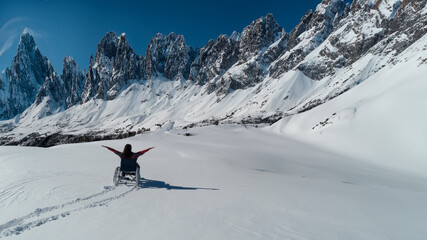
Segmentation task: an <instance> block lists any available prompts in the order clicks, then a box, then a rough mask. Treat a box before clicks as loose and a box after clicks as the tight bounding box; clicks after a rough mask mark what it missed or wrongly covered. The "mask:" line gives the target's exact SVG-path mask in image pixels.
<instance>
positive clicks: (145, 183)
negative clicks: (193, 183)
mask: <svg viewBox="0 0 427 240" xmlns="http://www.w3.org/2000/svg"><path fill="white" fill-rule="evenodd" d="M138 185H139V187H140V188H164V189H166V190H219V189H217V188H199V187H183V186H174V185H170V184H169V183H166V182H163V181H157V180H152V179H145V178H141V179H140V180H139V184H138Z"/></svg>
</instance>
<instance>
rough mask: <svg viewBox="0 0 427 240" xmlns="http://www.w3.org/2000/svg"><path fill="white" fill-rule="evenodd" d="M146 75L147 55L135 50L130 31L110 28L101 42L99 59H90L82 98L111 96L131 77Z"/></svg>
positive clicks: (139, 77)
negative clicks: (129, 37) (127, 36)
mask: <svg viewBox="0 0 427 240" xmlns="http://www.w3.org/2000/svg"><path fill="white" fill-rule="evenodd" d="M145 76H146V75H145V64H144V59H143V57H142V56H139V55H137V54H135V52H134V50H133V49H132V48H131V47H130V45H129V42H128V40H127V38H126V34H125V33H122V34H121V35H120V36H117V35H116V33H114V32H108V33H107V34H106V35H105V36H104V37H103V38H102V40H101V42H100V43H99V44H98V46H97V51H96V56H95V59H93V58H92V57H91V59H90V64H89V68H88V73H87V79H86V83H85V87H84V91H83V94H82V99H83V100H82V101H83V102H87V101H88V100H89V99H91V98H92V97H94V98H100V99H107V100H111V99H113V98H115V97H116V96H117V94H118V93H119V92H120V91H121V90H122V87H123V86H124V85H126V83H127V82H128V81H129V80H137V79H143V78H145Z"/></svg>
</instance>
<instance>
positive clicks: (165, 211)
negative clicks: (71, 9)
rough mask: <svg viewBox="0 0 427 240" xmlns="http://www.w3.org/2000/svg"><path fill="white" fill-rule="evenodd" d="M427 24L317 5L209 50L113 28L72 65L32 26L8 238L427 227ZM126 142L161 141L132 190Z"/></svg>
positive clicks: (382, 4)
mask: <svg viewBox="0 0 427 240" xmlns="http://www.w3.org/2000/svg"><path fill="white" fill-rule="evenodd" d="M426 23H427V5H426V2H425V1H410V0H403V1H400V0H370V1H367V0H354V1H352V3H351V4H350V3H347V1H346V2H345V1H342V0H323V1H321V3H319V5H318V7H317V8H316V9H315V10H314V11H312V10H310V11H308V12H307V14H306V15H305V16H303V17H302V19H301V21H300V23H299V24H298V25H297V26H295V28H294V29H293V30H291V31H290V32H285V30H284V29H283V28H282V27H280V25H279V24H278V23H277V22H276V20H275V19H274V17H273V15H272V14H267V15H266V16H264V17H260V18H258V19H256V20H254V21H253V22H252V23H251V24H250V25H248V26H246V27H245V28H244V29H243V30H242V31H241V32H237V31H234V32H233V33H232V34H231V35H230V37H228V36H227V35H225V34H222V35H220V36H218V38H217V39H216V40H210V41H209V42H208V43H207V44H206V45H205V46H204V47H202V48H194V49H193V48H192V47H191V46H189V45H187V44H186V42H185V39H184V37H183V36H182V35H178V34H176V33H173V32H172V33H170V34H168V35H164V34H161V33H158V34H156V35H155V36H153V37H152V38H151V41H150V44H149V46H148V47H147V51H146V52H145V56H142V55H138V54H136V53H135V52H134V50H133V49H132V48H131V47H130V45H129V42H128V40H127V38H126V34H125V33H122V34H120V35H117V34H116V33H114V32H108V33H106V35H105V36H104V37H103V38H102V39H101V41H100V42H99V43H98V45H97V48H96V54H95V56H91V57H90V60H89V65H88V66H87V69H83V70H82V69H81V68H80V67H79V66H78V65H77V63H76V62H75V61H74V59H73V58H72V57H71V56H67V57H65V58H64V62H63V70H62V74H59V72H58V73H57V72H56V70H55V69H54V68H53V66H52V65H51V63H50V61H49V59H48V58H47V57H45V56H44V55H42V53H41V51H40V49H39V47H38V46H37V44H36V42H35V40H34V38H33V36H32V35H31V34H30V33H29V32H26V31H24V32H23V33H22V34H21V37H20V40H19V44H18V48H17V53H16V56H15V57H14V59H13V61H12V63H11V65H10V66H9V67H7V68H6V69H5V70H3V71H2V72H1V74H0V145H1V146H0V238H6V239H43V240H45V239H47V240H51V239H73V240H74V239H118V238H120V239H137V238H143V239H215V240H217V239H245V240H247V239H280V240H281V239H293V240H324V239H327V240H342V239H346V240H347V239H348V240H350V239H354V240H360V239H363V240H365V239H367V240H382V239H384V240H402V239H405V240H406V239H410V240H424V239H426V236H427V229H426V227H425V226H427V208H426V204H425V203H426V202H427V181H426V180H427V174H426V173H427V161H426V159H427V148H426V146H427V124H426V123H427V113H426V111H425V110H426V106H427V94H426V89H427V81H426V80H427V78H426V76H427V25H426ZM57 70H58V69H57ZM127 143H130V144H132V145H133V150H134V151H136V150H142V149H146V148H148V147H152V146H154V147H155V148H154V150H150V151H149V152H148V153H146V154H145V155H143V156H142V157H141V158H140V160H139V163H140V164H141V166H142V171H141V173H142V177H143V179H142V180H141V181H140V182H139V185H138V187H136V188H135V187H133V186H130V185H119V186H114V185H113V181H112V178H113V172H114V169H115V168H116V167H117V166H118V165H119V158H118V157H117V156H116V155H114V154H113V153H111V152H110V151H108V150H106V149H104V148H101V145H107V146H110V147H113V148H115V149H118V150H122V149H123V147H124V145H125V144H127ZM10 145H13V146H10ZM24 146H38V147H24ZM41 147H48V148H41Z"/></svg>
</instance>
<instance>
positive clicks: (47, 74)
mask: <svg viewBox="0 0 427 240" xmlns="http://www.w3.org/2000/svg"><path fill="white" fill-rule="evenodd" d="M56 78H57V75H56V72H55V70H54V69H53V67H52V65H51V64H50V63H49V60H48V59H47V58H46V57H45V56H43V55H42V54H41V53H40V51H39V49H38V47H37V46H36V43H35V42H34V39H33V37H32V36H31V35H30V34H29V33H23V34H22V35H21V38H20V40H19V44H18V50H17V53H16V56H15V57H14V59H13V61H12V64H11V66H10V67H9V68H7V69H6V70H5V71H4V79H3V80H2V82H3V83H2V89H0V95H3V97H2V101H1V103H0V119H9V118H13V117H14V116H15V115H17V114H20V113H21V112H23V111H24V110H25V109H26V108H28V107H29V106H30V105H31V104H32V103H33V102H34V101H35V100H36V96H37V94H38V92H39V90H40V88H41V86H42V85H43V83H44V82H45V81H55V79H56Z"/></svg>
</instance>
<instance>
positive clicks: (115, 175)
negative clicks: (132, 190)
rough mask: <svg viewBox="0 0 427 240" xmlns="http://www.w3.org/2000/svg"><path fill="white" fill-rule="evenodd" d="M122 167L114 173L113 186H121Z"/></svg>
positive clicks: (117, 168)
mask: <svg viewBox="0 0 427 240" xmlns="http://www.w3.org/2000/svg"><path fill="white" fill-rule="evenodd" d="M119 178H120V167H116V170H115V171H114V175H113V184H114V186H117V185H119V181H120V179H119Z"/></svg>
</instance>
